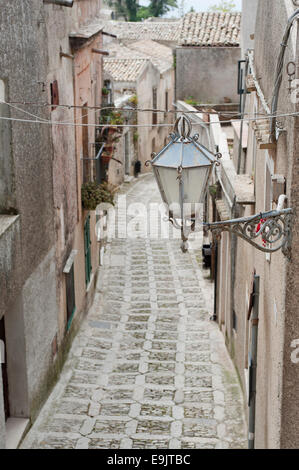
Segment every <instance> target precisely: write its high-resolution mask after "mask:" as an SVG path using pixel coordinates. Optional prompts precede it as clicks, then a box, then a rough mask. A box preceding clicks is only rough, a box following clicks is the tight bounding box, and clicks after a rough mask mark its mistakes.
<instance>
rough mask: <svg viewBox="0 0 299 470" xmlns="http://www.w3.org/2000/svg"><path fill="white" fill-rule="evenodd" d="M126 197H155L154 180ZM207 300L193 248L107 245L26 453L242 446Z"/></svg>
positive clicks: (229, 374)
mask: <svg viewBox="0 0 299 470" xmlns="http://www.w3.org/2000/svg"><path fill="white" fill-rule="evenodd" d="M123 191H124V190H123ZM127 197H128V200H129V202H145V203H147V202H149V201H152V202H159V201H160V198H159V194H158V191H157V188H156V184H155V182H154V180H153V178H152V176H146V177H143V178H141V179H140V180H139V181H138V182H137V183H136V184H134V185H133V186H132V187H130V189H129V190H128V193H127ZM124 217H125V215H124V212H122V213H121V214H120V219H122V220H121V222H122V223H123V224H124V223H125V220H124ZM194 243H195V242H194ZM194 246H196V245H194ZM212 294H213V286H212V284H211V282H210V281H208V280H206V279H205V278H204V276H203V272H202V269H201V251H200V245H199V244H198V249H194V250H190V252H189V253H187V254H182V252H181V250H180V241H179V240H172V241H168V240H148V239H146V240H144V239H138V240H128V239H115V240H113V241H112V242H111V243H110V244H109V246H108V248H107V252H106V255H105V265H104V267H103V268H102V270H101V272H100V277H99V282H98V287H97V292H96V296H95V301H94V304H93V307H92V309H91V311H90V312H89V314H88V316H87V318H86V319H85V321H84V323H83V325H82V327H81V329H80V332H79V334H78V336H77V338H76V340H75V341H74V343H73V346H72V349H71V352H70V355H69V358H68V360H67V362H66V364H65V367H64V370H63V373H62V376H61V378H60V380H59V383H58V384H57V386H56V387H55V389H54V391H53V392H52V394H51V396H50V398H49V400H48V401H47V403H46V405H45V406H44V408H43V409H42V411H41V413H40V415H39V417H38V419H37V421H36V422H35V424H34V426H33V428H32V429H31V431H30V432H29V434H28V435H27V437H26V439H25V440H24V441H23V444H22V448H36V449H37V448H51V449H53V448H77V449H78V448H83V449H87V448H89V449H93V448H97V449H100V448H105V449H129V448H133V449H158V448H159V449H160V448H161V449H165V448H166V449H167V448H169V449H180V448H182V449H193V448H196V449H202V448H245V447H246V442H245V439H246V437H245V422H244V414H243V405H242V403H243V402H242V396H241V391H240V386H239V382H238V378H237V375H236V372H235V370H234V367H233V365H232V363H231V361H230V359H229V356H228V353H227V351H226V348H225V345H224V340H223V336H222V334H221V333H220V331H219V329H218V327H217V326H216V325H215V324H214V323H213V322H210V320H209V317H210V314H211V311H212V310H211V309H212Z"/></svg>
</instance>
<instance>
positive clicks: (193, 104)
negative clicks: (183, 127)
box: [184, 96, 198, 106]
mask: <svg viewBox="0 0 299 470" xmlns="http://www.w3.org/2000/svg"><path fill="white" fill-rule="evenodd" d="M184 101H185V103H187V104H190V105H191V106H196V105H197V103H198V101H195V99H194V98H193V96H188V98H186V99H185V100H184Z"/></svg>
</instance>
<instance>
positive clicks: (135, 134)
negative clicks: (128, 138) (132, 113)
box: [133, 132, 139, 144]
mask: <svg viewBox="0 0 299 470" xmlns="http://www.w3.org/2000/svg"><path fill="white" fill-rule="evenodd" d="M138 139H139V134H138V132H134V134H133V142H134V144H137V142H138Z"/></svg>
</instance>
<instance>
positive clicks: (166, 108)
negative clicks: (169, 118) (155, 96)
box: [165, 91, 168, 111]
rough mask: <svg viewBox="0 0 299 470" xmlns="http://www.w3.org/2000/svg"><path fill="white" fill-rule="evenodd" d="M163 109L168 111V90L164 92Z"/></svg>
mask: <svg viewBox="0 0 299 470" xmlns="http://www.w3.org/2000/svg"><path fill="white" fill-rule="evenodd" d="M165 111H168V91H166V92H165Z"/></svg>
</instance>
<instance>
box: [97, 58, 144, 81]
mask: <svg viewBox="0 0 299 470" xmlns="http://www.w3.org/2000/svg"><path fill="white" fill-rule="evenodd" d="M148 62H149V61H148V59H106V58H105V59H104V71H105V72H107V73H109V74H110V75H111V77H112V78H113V80H115V81H116V82H135V81H136V80H137V79H138V77H139V75H140V74H141V72H142V70H143V68H144V67H145V65H146V63H148Z"/></svg>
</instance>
